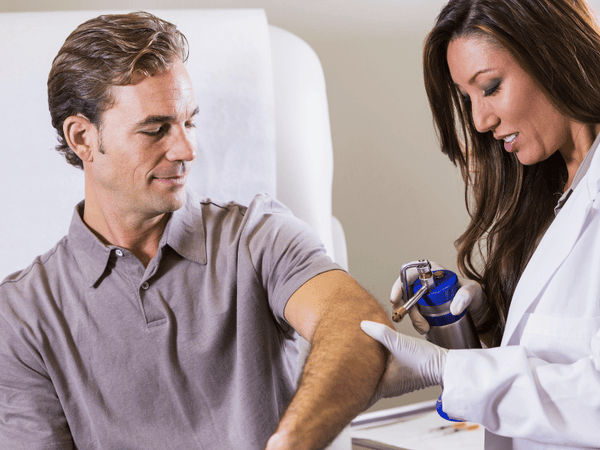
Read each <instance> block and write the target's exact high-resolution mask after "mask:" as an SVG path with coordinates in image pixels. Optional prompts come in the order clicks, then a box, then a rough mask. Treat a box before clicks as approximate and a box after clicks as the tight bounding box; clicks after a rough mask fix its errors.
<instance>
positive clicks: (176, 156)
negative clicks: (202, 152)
mask: <svg viewBox="0 0 600 450" xmlns="http://www.w3.org/2000/svg"><path fill="white" fill-rule="evenodd" d="M197 145H198V144H197V141H196V133H195V130H194V129H188V128H186V127H181V128H179V129H178V131H177V132H176V133H175V135H174V136H173V141H172V142H171V145H170V147H169V151H168V152H167V158H168V159H169V160H171V161H193V160H194V158H195V157H196V153H197Z"/></svg>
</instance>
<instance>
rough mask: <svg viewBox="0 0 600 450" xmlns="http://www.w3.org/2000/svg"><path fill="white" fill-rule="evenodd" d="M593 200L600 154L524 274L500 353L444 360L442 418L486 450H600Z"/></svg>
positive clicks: (598, 239)
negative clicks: (469, 428)
mask: <svg viewBox="0 0 600 450" xmlns="http://www.w3.org/2000/svg"><path fill="white" fill-rule="evenodd" d="M597 141H598V140H597ZM594 144H595V145H597V142H595V143H594ZM599 192H600V149H599V150H598V151H596V152H595V154H594V155H593V158H592V161H591V165H590V167H589V169H588V172H587V174H586V175H585V176H584V177H583V178H582V179H581V181H580V182H579V184H578V185H577V187H576V188H575V190H574V191H573V193H572V194H571V197H570V198H569V200H568V201H567V202H566V204H565V205H564V206H563V208H562V210H561V212H560V213H559V214H558V216H557V217H556V218H555V219H554V221H553V223H552V225H551V226H550V227H549V229H548V231H547V232H546V234H545V235H544V237H543V239H542V240H541V242H540V244H539V246H538V248H537V250H536V252H535V253H534V255H533V256H532V258H531V260H530V262H529V264H528V265H527V268H526V269H525V271H524V272H523V275H522V277H521V279H520V281H519V284H518V286H517V288H516V290H515V294H514V296H513V300H512V304H511V307H510V311H509V314H508V318H507V324H506V330H505V332H504V337H503V340H502V345H501V347H499V348H492V349H483V350H456V351H450V353H449V355H448V359H447V363H446V368H445V371H444V376H443V381H444V386H443V387H444V391H443V396H442V401H443V405H444V410H445V411H446V412H447V413H448V414H449V415H450V416H454V417H457V418H463V419H465V420H469V421H473V422H476V423H480V424H482V425H483V426H484V427H485V428H486V430H487V431H486V445H485V448H486V450H500V449H502V450H504V449H527V450H534V449H542V448H543V449H545V450H547V449H565V448H569V449H572V448H600V331H599V330H600V195H598V194H599ZM503 436H506V437H503Z"/></svg>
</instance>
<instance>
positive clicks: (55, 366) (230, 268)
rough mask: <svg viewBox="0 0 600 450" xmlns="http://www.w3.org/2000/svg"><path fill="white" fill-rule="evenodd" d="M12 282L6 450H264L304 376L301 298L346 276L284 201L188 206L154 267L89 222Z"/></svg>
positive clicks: (5, 354)
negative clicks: (294, 319) (297, 315)
mask: <svg viewBox="0 0 600 450" xmlns="http://www.w3.org/2000/svg"><path fill="white" fill-rule="evenodd" d="M82 208H83V203H82V204H80V205H78V206H77V208H76V210H75V213H74V215H73V220H72V223H71V227H70V229H69V233H68V235H67V236H65V237H64V238H63V239H62V240H61V241H60V242H59V243H58V244H57V245H56V246H55V247H54V248H53V249H52V250H51V251H49V252H48V253H46V254H44V255H42V256H40V257H38V258H37V259H36V260H35V261H34V262H33V264H32V265H31V266H30V267H28V268H27V269H25V270H23V271H21V272H18V273H15V274H13V275H11V276H9V277H8V278H7V279H6V280H4V282H3V283H2V284H1V285H0V448H2V449H11V450H16V449H35V450H41V449H71V448H79V449H85V450H89V449H115V450H117V449H118V450H123V449H128V450H133V449H144V450H147V449H162V450H166V449H181V450H183V449H185V450H189V449H235V450H239V449H261V450H262V449H263V448H264V446H265V444H266V442H267V440H268V438H269V436H270V435H271V433H272V432H273V431H274V429H275V427H276V425H277V423H278V420H279V418H280V416H281V414H282V413H283V412H284V409H285V407H286V406H287V404H288V402H289V401H290V399H291V396H292V394H293V392H294V389H295V382H296V379H297V372H298V371H297V347H296V339H297V334H296V333H295V331H294V330H293V329H292V328H291V327H290V326H289V324H288V323H287V322H286V320H285V319H284V316H283V311H284V308H285V305H286V302H287V301H288V299H289V298H290V296H291V295H292V294H293V293H294V292H295V291H296V290H297V289H298V288H299V287H300V286H302V284H304V283H305V282H306V281H307V280H309V279H310V278H312V277H314V276H315V275H317V274H319V273H322V272H325V271H328V270H332V269H339V267H338V266H337V265H335V264H333V263H332V262H331V260H330V259H329V258H328V257H327V256H326V255H325V251H324V248H323V245H322V244H321V242H320V241H319V239H318V238H317V236H316V235H315V233H314V232H313V231H312V230H311V229H310V228H309V227H308V226H307V225H306V224H305V223H304V222H302V221H300V220H298V219H296V218H294V217H293V216H291V214H290V213H289V211H288V210H287V209H286V208H285V207H284V206H282V205H281V204H280V203H278V202H276V201H275V200H273V199H271V198H269V197H267V196H258V197H256V198H255V199H254V201H253V202H252V204H251V205H250V206H249V207H248V208H247V209H246V208H245V207H241V206H239V205H236V204H227V205H216V204H213V203H210V202H198V201H194V200H192V199H190V198H188V200H187V201H186V203H185V205H184V206H183V207H182V208H181V210H179V211H176V212H175V213H173V215H172V217H171V219H170V221H169V223H168V225H167V227H166V229H165V232H164V234H163V237H162V239H161V241H160V248H159V251H158V254H157V255H156V257H155V258H154V259H153V260H152V261H151V262H150V263H149V265H148V267H147V268H144V267H143V265H142V264H141V263H140V262H139V260H138V259H137V258H136V257H134V256H133V255H132V254H131V253H130V252H128V251H127V250H125V249H122V248H118V247H115V246H105V245H103V244H102V243H101V242H100V241H99V240H98V239H97V238H96V237H95V236H94V234H93V233H91V232H90V230H89V229H88V228H87V227H86V225H85V224H84V223H83V221H82V219H81V212H82Z"/></svg>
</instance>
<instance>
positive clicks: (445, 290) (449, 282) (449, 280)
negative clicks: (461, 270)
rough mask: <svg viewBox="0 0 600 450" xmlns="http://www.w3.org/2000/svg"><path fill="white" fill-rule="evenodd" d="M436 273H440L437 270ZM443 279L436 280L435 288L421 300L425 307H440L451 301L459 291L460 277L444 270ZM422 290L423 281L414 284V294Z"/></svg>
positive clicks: (420, 302)
mask: <svg viewBox="0 0 600 450" xmlns="http://www.w3.org/2000/svg"><path fill="white" fill-rule="evenodd" d="M435 272H438V271H437V270H436V271H435ZM443 272H444V276H443V277H442V278H434V281H435V287H434V288H433V289H432V290H431V291H429V292H428V293H427V294H425V295H424V296H423V298H421V300H419V302H418V303H419V304H420V305H423V306H438V305H443V304H444V303H447V302H449V301H451V300H452V299H453V298H454V295H455V294H456V291H458V288H459V286H458V277H457V276H456V274H455V273H454V272H452V271H451V270H444V271H443ZM419 289H421V280H419V279H417V281H415V282H414V283H413V292H417V291H418V290H419Z"/></svg>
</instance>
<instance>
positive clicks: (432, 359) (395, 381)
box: [360, 320, 448, 403]
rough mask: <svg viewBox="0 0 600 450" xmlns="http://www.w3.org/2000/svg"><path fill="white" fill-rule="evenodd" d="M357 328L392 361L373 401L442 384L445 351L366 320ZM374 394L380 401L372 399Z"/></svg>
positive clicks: (446, 351) (446, 352)
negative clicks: (384, 351) (379, 344)
mask: <svg viewBox="0 0 600 450" xmlns="http://www.w3.org/2000/svg"><path fill="white" fill-rule="evenodd" d="M360 327H361V328H362V330H363V331H364V332H365V333H366V334H368V335H369V336H371V337H372V338H373V339H375V340H377V341H379V342H381V343H382V344H383V345H384V346H385V347H386V348H387V349H388V350H389V351H390V352H391V353H392V356H393V358H394V359H393V360H391V361H389V363H388V366H387V369H386V371H385V373H384V375H383V377H382V378H381V380H380V381H379V384H378V386H377V390H376V392H375V396H374V398H373V400H375V401H376V400H379V398H387V397H394V396H398V395H403V394H408V393H409V392H413V391H416V390H418V389H423V388H426V387H430V386H435V385H441V384H442V375H443V373H444V366H445V364H446V356H447V354H448V350H446V349H445V348H442V347H438V346H437V345H435V344H432V343H430V342H428V341H425V340H423V339H415V338H412V337H410V336H406V335H403V334H400V333H398V332H397V331H394V330H393V329H391V328H390V327H388V326H386V325H382V324H380V323H377V322H370V321H366V320H365V321H362V322H361V324H360ZM377 395H379V398H375V397H376V396H377ZM373 403H374V402H373Z"/></svg>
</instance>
